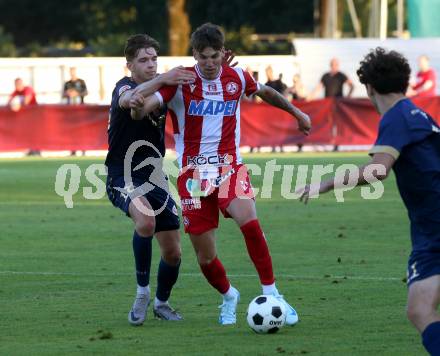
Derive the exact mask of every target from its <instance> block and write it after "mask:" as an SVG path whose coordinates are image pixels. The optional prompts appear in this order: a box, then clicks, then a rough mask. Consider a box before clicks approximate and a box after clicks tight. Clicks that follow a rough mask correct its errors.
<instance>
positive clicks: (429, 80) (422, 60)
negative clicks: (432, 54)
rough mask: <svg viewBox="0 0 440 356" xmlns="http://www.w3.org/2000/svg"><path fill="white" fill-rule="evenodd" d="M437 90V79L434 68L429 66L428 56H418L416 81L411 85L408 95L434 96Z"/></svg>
mask: <svg viewBox="0 0 440 356" xmlns="http://www.w3.org/2000/svg"><path fill="white" fill-rule="evenodd" d="M436 91H437V80H436V75H435V71H434V69H432V68H430V65H429V58H428V57H427V56H426V55H422V56H420V57H419V71H418V72H417V79H416V83H415V84H414V85H412V86H411V89H410V90H409V92H408V95H410V96H419V97H427V96H435V95H436Z"/></svg>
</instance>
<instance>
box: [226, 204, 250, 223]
mask: <svg viewBox="0 0 440 356" xmlns="http://www.w3.org/2000/svg"><path fill="white" fill-rule="evenodd" d="M226 211H227V213H228V214H229V215H230V216H231V217H232V218H233V219H234V221H235V222H236V223H237V224H238V226H243V225H244V224H246V223H248V222H249V221H252V220H255V219H256V218H257V209H256V207H255V201H254V200H253V199H249V198H235V199H233V200H232V201H231V202H230V203H229V205H228V207H227V208H226Z"/></svg>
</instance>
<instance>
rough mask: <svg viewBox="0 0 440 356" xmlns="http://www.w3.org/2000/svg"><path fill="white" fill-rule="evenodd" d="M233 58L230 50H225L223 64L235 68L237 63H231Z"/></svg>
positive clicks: (233, 55)
mask: <svg viewBox="0 0 440 356" xmlns="http://www.w3.org/2000/svg"><path fill="white" fill-rule="evenodd" d="M234 58H235V54H234V52H232V51H231V50H230V49H226V50H225V56H224V57H223V64H226V65H228V66H229V67H235V66H236V65H237V64H238V61H236V62H234V63H232V61H233V60H234Z"/></svg>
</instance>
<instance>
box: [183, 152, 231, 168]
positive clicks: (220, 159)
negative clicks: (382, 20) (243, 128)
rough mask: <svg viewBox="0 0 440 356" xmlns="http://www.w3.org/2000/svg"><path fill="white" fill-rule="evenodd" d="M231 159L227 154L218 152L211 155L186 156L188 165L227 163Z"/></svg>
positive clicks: (229, 162)
mask: <svg viewBox="0 0 440 356" xmlns="http://www.w3.org/2000/svg"><path fill="white" fill-rule="evenodd" d="M231 163H232V160H231V157H230V155H229V154H227V153H225V154H218V155H212V156H205V155H197V156H187V159H186V164H187V165H188V166H203V165H205V164H215V165H228V164H231Z"/></svg>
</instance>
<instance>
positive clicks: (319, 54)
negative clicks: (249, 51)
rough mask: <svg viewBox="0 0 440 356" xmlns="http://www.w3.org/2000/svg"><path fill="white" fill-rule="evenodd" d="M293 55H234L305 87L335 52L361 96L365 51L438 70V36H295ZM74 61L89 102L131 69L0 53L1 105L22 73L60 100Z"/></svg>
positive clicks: (102, 61) (92, 60) (44, 97)
mask: <svg viewBox="0 0 440 356" xmlns="http://www.w3.org/2000/svg"><path fill="white" fill-rule="evenodd" d="M294 46H295V49H296V54H297V55H296V56H293V55H286V56H238V57H237V60H238V61H239V66H241V67H242V68H247V69H249V70H251V71H253V72H258V74H259V81H260V82H261V83H265V82H266V79H267V78H266V73H265V69H266V67H267V66H269V65H271V66H272V68H273V71H274V75H275V76H276V77H278V75H279V74H280V73H281V74H283V81H284V82H285V83H286V85H288V86H290V85H291V83H292V78H293V75H294V74H296V73H300V75H301V78H302V81H303V83H304V85H305V87H306V89H307V90H309V91H310V90H312V88H313V87H314V86H315V85H316V84H317V83H318V81H319V80H320V78H321V76H322V74H323V73H325V72H327V71H328V69H329V61H330V59H331V58H333V57H338V58H339V59H340V62H341V71H343V72H345V73H346V74H347V75H348V76H349V77H350V78H351V79H352V80H353V82H354V84H355V92H354V96H356V97H364V96H365V91H364V89H363V88H362V87H361V85H360V83H359V82H358V80H357V76H356V69H357V67H358V65H359V61H360V60H361V59H362V57H363V55H364V54H366V53H367V52H368V51H369V50H370V49H371V48H374V47H377V46H382V47H385V48H388V49H395V50H397V51H399V52H402V53H403V54H404V55H405V56H406V57H407V58H408V59H409V61H410V65H411V68H412V70H413V75H415V73H416V72H417V70H418V69H417V58H418V56H419V55H421V54H426V55H428V57H430V59H431V66H432V67H433V68H434V69H435V70H436V72H437V74H438V76H440V39H439V38H433V39H426V38H424V39H410V40H403V39H387V40H383V41H381V40H379V39H297V40H294ZM194 63H195V60H194V58H192V57H165V56H163V57H159V65H158V66H159V68H158V71H159V73H160V72H164V71H166V70H169V69H171V68H172V67H175V66H178V65H183V66H192V65H194ZM70 67H76V68H77V74H78V77H79V78H81V79H84V80H85V81H86V84H87V88H88V91H89V95H88V96H87V97H86V99H85V102H86V103H88V104H103V105H108V104H109V103H110V99H111V92H112V90H113V87H114V85H115V83H116V82H117V81H118V80H119V79H120V78H121V77H123V76H124V75H127V74H129V72H128V70H127V69H126V67H125V59H124V58H123V57H118V58H108V57H85V58H76V57H72V58H0V105H4V104H5V103H6V101H7V99H8V96H9V94H10V93H11V92H12V91H13V90H14V79H15V78H17V77H21V78H23V80H24V81H25V83H26V84H30V85H31V86H32V87H33V88H34V89H35V91H36V93H37V100H38V102H39V103H42V104H56V103H61V102H62V99H61V94H62V88H63V85H64V82H65V81H66V80H68V79H69V68H70ZM437 90H438V88H437Z"/></svg>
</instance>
